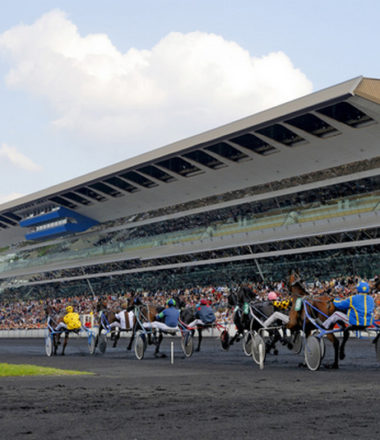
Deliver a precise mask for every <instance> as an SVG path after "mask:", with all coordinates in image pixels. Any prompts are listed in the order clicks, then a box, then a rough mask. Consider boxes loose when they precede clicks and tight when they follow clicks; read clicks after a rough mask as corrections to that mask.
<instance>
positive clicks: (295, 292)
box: [286, 271, 344, 368]
mask: <svg viewBox="0 0 380 440" xmlns="http://www.w3.org/2000/svg"><path fill="white" fill-rule="evenodd" d="M288 287H289V291H290V293H291V295H292V308H291V310H290V313H289V322H288V324H287V326H286V328H288V329H289V330H290V331H292V332H296V331H301V330H303V331H304V333H305V337H306V338H307V337H308V336H310V334H311V331H312V330H313V329H315V326H314V324H313V323H312V322H311V321H310V320H309V319H308V318H307V316H306V314H305V308H304V307H303V306H302V307H299V301H297V300H299V299H301V300H304V299H307V300H308V302H309V303H310V304H311V306H312V308H310V315H311V318H313V319H318V320H319V321H322V322H323V321H325V319H326V317H327V316H330V315H332V314H333V313H334V311H335V306H334V304H333V298H331V297H329V296H328V295H319V296H317V297H311V296H310V294H309V292H307V291H306V290H305V288H304V287H303V285H302V282H301V278H300V276H299V274H298V273H297V272H295V271H292V272H291V274H290V276H289V280H288ZM320 312H322V313H320ZM327 338H328V339H329V341H330V342H331V343H332V344H333V346H334V363H333V364H332V365H326V367H328V368H339V341H338V339H337V338H336V337H335V335H334V334H333V333H328V334H327ZM342 356H343V357H342ZM340 358H341V359H343V358H344V352H343V353H340Z"/></svg>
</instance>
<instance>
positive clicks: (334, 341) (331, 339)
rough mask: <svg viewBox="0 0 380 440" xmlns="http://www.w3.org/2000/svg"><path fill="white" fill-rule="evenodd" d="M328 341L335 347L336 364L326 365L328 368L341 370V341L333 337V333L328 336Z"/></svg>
mask: <svg viewBox="0 0 380 440" xmlns="http://www.w3.org/2000/svg"><path fill="white" fill-rule="evenodd" d="M327 339H328V340H329V341H330V342H331V343H332V344H333V346H334V363H333V364H332V365H328V364H327V365H325V367H327V368H334V369H337V368H339V341H338V339H337V338H336V337H335V336H334V335H333V333H329V334H328V335H327Z"/></svg>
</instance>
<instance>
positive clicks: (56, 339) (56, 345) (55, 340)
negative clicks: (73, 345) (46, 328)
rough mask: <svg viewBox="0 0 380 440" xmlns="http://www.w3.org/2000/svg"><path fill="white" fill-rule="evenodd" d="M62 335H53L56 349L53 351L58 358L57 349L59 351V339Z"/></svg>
mask: <svg viewBox="0 0 380 440" xmlns="http://www.w3.org/2000/svg"><path fill="white" fill-rule="evenodd" d="M59 336H60V335H57V334H54V335H53V347H54V351H53V355H54V356H56V355H57V349H58V338H59Z"/></svg>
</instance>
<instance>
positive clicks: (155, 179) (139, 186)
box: [0, 77, 380, 243]
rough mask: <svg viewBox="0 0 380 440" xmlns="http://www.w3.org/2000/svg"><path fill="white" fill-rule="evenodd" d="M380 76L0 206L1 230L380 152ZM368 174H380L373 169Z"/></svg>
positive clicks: (123, 211) (145, 204)
mask: <svg viewBox="0 0 380 440" xmlns="http://www.w3.org/2000/svg"><path fill="white" fill-rule="evenodd" d="M379 122H380V80H379V79H371V78H363V77H358V78H354V79H352V80H349V81H346V82H343V83H341V84H338V85H335V86H333V87H329V88H327V89H324V90H321V91H319V92H316V93H313V94H310V95H307V96H304V97H302V98H299V99H296V100H294V101H291V102H288V103H285V104H282V105H279V106H277V107H274V108H271V109H269V110H266V111H263V112H260V113H257V114H255V115H252V116H249V117H246V118H243V119H240V120H238V121H235V122H232V123H230V124H227V125H224V126H221V127H219V128H216V129H214V130H210V131H207V132H204V133H201V134H199V135H196V136H192V137H190V138H187V139H184V140H181V141H178V142H175V143H172V144H170V145H167V146H165V147H162V148H158V149H155V150H152V151H150V152H148V153H144V154H141V155H139V156H136V157H133V158H131V159H128V160H125V161H122V162H118V163H116V164H114V165H111V166H108V167H105V168H102V169H99V170H96V171H94V172H91V173H88V174H85V175H83V176H80V177H77V178H75V179H71V180H69V181H66V182H63V183H61V184H58V185H55V186H52V187H49V188H47V189H44V190H42V191H39V192H36V193H33V194H30V195H27V196H25V197H22V198H19V199H16V200H13V201H10V202H7V203H4V204H2V205H0V237H1V239H2V241H4V243H11V242H14V241H18V240H21V239H22V238H23V236H24V230H22V228H20V227H19V226H18V222H19V221H20V220H21V218H23V217H24V216H26V215H28V214H30V213H32V212H33V211H35V212H37V211H38V210H40V209H42V208H43V207H45V206H47V205H50V206H55V205H59V206H66V207H68V208H70V209H73V210H75V211H77V212H79V213H81V214H83V215H86V216H89V217H91V218H94V219H96V220H97V221H99V222H103V221H106V220H111V219H115V218H119V217H122V216H127V215H132V214H135V213H140V212H144V211H147V210H152V209H157V208H160V207H165V206H170V205H173V204H176V203H183V202H186V201H190V200H194V199H199V198H202V197H206V196H211V195H216V194H221V193H224V192H227V191H232V190H237V189H241V188H246V187H249V186H254V185H259V184H263V183H264V184H265V183H270V182H274V181H278V180H282V179H285V178H290V177H293V176H297V175H299V174H305V173H311V172H315V171H320V170H325V169H327V168H331V167H336V166H339V165H345V164H349V163H353V162H358V161H362V160H366V159H372V158H374V157H378V156H379V147H378V139H379V138H380V124H379ZM371 173H372V174H378V170H373V171H372V172H371Z"/></svg>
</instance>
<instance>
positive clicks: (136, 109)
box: [0, 0, 380, 203]
mask: <svg viewBox="0 0 380 440" xmlns="http://www.w3.org/2000/svg"><path fill="white" fill-rule="evenodd" d="M0 6H1V14H0V179H1V180H0V182H1V186H0V203H1V202H3V201H5V200H8V199H9V198H11V197H15V196H17V195H18V196H20V195H24V194H28V193H31V192H34V191H37V190H40V189H43V188H46V187H48V186H51V185H53V184H56V183H59V182H62V181H64V180H68V179H70V178H72V177H75V176H78V175H81V174H84V173H86V172H89V171H93V170H95V169H97V168H100V167H103V166H106V165H109V164H112V163H114V162H117V161H119V160H123V159H126V158H128V157H131V156H135V155H137V154H139V153H142V152H144V151H147V150H151V149H154V148H158V147H160V146H162V145H165V144H167V143H169V142H173V141H175V140H179V139H182V138H184V137H187V136H190V135H193V134H197V133H200V132H202V131H204V130H206V129H210V128H215V127H217V126H219V125H222V124H224V123H226V122H229V121H232V120H235V119H238V118H240V117H243V116H247V115H249V114H253V113H255V112H257V111H260V110H263V109H265V108H268V107H271V106H274V105H276V104H279V103H281V102H285V101H288V100H290V99H294V98H297V97H299V96H302V95H304V94H307V93H310V92H311V91H316V90H320V89H322V88H324V87H328V86H331V85H334V84H337V83H339V82H342V81H344V80H347V79H350V78H353V77H355V76H358V75H364V76H369V77H375V78H378V77H380V57H379V41H380V31H379V26H378V17H379V16H380V3H379V2H378V1H377V0H362V1H360V2H359V1H353V0H335V1H333V0H329V1H327V0H319V1H312V0H309V1H307V0H303V1H301V0H299V1H298V0H294V1H292V0H288V1H281V0H266V1H265V2H263V1H255V0H250V1H248V0H242V1H239V0H235V1H223V0H199V1H198V0H170V1H169V0H167V1H160V0H139V1H138V2H136V1H128V0H108V1H105V0H104V1H100V0H91V1H90V0H75V1H74V0H65V1H58V0H40V1H39V0H33V1H30V0H13V1H12V2H10V1H6V0H0Z"/></svg>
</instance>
